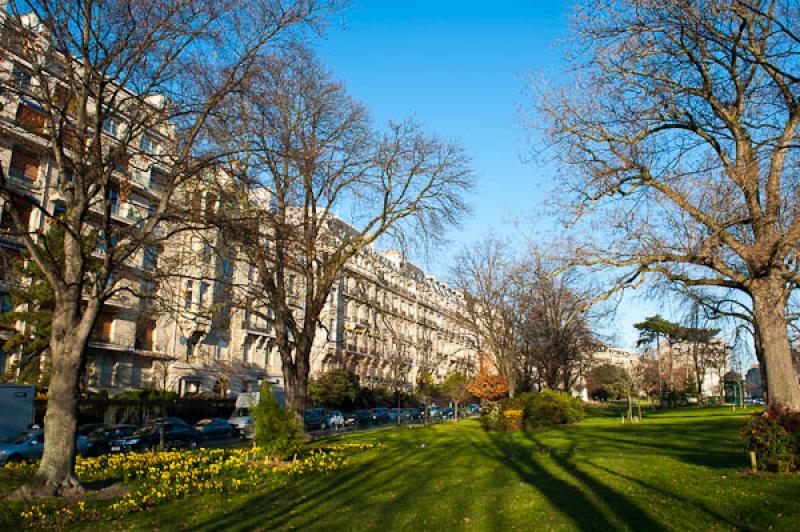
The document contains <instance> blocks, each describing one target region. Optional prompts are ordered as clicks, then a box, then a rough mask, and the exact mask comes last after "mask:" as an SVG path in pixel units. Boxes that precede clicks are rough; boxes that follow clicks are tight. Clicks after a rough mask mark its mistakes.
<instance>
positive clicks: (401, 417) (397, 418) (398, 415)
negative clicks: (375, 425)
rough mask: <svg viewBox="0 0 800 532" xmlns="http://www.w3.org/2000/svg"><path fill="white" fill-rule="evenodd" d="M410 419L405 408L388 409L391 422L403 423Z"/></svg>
mask: <svg viewBox="0 0 800 532" xmlns="http://www.w3.org/2000/svg"><path fill="white" fill-rule="evenodd" d="M409 419H411V414H410V413H409V411H408V409H405V408H392V409H391V410H389V420H390V421H391V422H392V423H403V422H404V421H408V420H409Z"/></svg>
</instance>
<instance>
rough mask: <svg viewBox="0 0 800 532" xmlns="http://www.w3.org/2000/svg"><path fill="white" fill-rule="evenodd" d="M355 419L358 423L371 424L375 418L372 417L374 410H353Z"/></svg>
mask: <svg viewBox="0 0 800 532" xmlns="http://www.w3.org/2000/svg"><path fill="white" fill-rule="evenodd" d="M353 419H355V420H356V424H357V425H362V426H363V425H369V424H371V423H372V422H373V421H374V419H373V417H372V412H370V411H369V410H356V411H355V412H353Z"/></svg>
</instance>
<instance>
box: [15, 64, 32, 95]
mask: <svg viewBox="0 0 800 532" xmlns="http://www.w3.org/2000/svg"><path fill="white" fill-rule="evenodd" d="M13 76H14V79H13V81H12V83H13V84H14V88H15V89H17V90H20V91H24V90H26V89H28V88H29V87H30V86H31V73H30V72H28V71H27V70H25V69H24V68H22V67H20V66H17V65H15V66H14V74H13Z"/></svg>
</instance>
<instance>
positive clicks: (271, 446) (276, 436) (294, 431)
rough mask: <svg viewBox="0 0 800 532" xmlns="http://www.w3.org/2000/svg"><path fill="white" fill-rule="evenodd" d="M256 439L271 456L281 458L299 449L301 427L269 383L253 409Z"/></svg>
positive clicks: (262, 389) (262, 390)
mask: <svg viewBox="0 0 800 532" xmlns="http://www.w3.org/2000/svg"><path fill="white" fill-rule="evenodd" d="M253 422H254V424H255V431H256V434H255V440H256V444H258V446H259V447H261V448H262V449H264V452H265V453H266V455H267V456H269V457H270V458H273V459H276V460H281V459H283V458H286V457H288V456H289V455H291V454H292V453H294V452H296V451H297V447H298V446H299V445H300V441H301V440H300V427H299V426H298V425H297V421H296V420H295V418H294V415H293V414H292V412H290V411H289V410H284V409H283V408H281V405H280V404H278V401H277V399H275V396H274V395H272V390H271V389H270V387H269V384H264V385H263V386H262V387H261V398H260V400H259V402H258V405H256V407H255V408H254V409H253Z"/></svg>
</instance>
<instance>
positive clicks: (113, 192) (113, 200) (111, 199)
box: [108, 188, 119, 214]
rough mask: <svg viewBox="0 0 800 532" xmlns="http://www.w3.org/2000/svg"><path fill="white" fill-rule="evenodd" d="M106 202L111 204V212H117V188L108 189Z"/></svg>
mask: <svg viewBox="0 0 800 532" xmlns="http://www.w3.org/2000/svg"><path fill="white" fill-rule="evenodd" d="M108 203H109V205H110V206H111V214H119V191H118V190H117V189H115V188H109V189H108Z"/></svg>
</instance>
